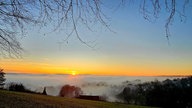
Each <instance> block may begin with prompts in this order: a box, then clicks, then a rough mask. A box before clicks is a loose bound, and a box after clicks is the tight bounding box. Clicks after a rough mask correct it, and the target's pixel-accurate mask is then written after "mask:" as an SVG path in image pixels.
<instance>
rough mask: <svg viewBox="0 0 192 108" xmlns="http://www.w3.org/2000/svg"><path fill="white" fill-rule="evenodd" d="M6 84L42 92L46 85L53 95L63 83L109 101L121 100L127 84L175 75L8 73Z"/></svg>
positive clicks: (163, 78) (56, 94)
mask: <svg viewBox="0 0 192 108" xmlns="http://www.w3.org/2000/svg"><path fill="white" fill-rule="evenodd" d="M5 77H6V84H9V83H10V82H15V83H22V84H23V85H24V86H25V87H26V88H27V89H30V90H32V91H35V92H38V93H42V92H43V89H44V87H46V92H47V94H48V95H51V96H58V95H59V92H60V90H61V87H62V86H63V85H67V84H68V85H72V86H76V87H80V88H81V90H82V92H83V95H94V96H95V95H96V96H104V97H106V100H107V101H110V102H121V100H119V99H117V98H116V95H118V94H119V93H120V92H122V90H123V89H124V88H125V87H126V86H127V85H134V84H138V83H143V82H148V81H154V80H159V81H162V80H165V79H167V78H169V79H173V78H174V77H141V76H140V77H136V76H135V77H132V76H96V75H75V76H73V75H57V74H6V76H5Z"/></svg>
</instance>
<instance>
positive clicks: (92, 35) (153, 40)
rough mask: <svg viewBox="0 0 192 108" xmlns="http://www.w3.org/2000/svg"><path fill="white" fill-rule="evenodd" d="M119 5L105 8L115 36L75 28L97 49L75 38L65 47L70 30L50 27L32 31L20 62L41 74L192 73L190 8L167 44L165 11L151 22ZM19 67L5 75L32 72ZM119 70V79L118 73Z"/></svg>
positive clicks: (95, 28)
mask: <svg viewBox="0 0 192 108" xmlns="http://www.w3.org/2000/svg"><path fill="white" fill-rule="evenodd" d="M106 2H108V1H106ZM115 4H116V2H114V1H111V2H110V3H108V4H106V6H107V8H103V9H104V10H103V11H104V12H105V13H106V15H107V17H108V18H109V20H107V22H108V24H110V28H111V30H113V31H114V32H111V31H110V30H108V29H107V28H105V27H104V26H102V25H99V24H96V25H94V26H92V28H93V31H89V30H87V29H86V28H85V27H84V26H83V25H78V26H77V27H78V32H79V35H80V36H81V37H82V39H83V40H85V41H86V42H88V44H90V45H96V46H95V47H94V48H90V47H88V46H86V45H84V44H82V43H81V42H80V41H79V40H78V39H77V37H76V35H75V34H72V35H71V37H70V38H69V39H68V41H67V42H66V41H65V42H63V41H62V40H64V39H65V38H66V37H67V36H66V32H67V31H69V30H70V27H69V28H63V29H61V30H60V31H56V32H50V31H51V26H48V28H46V29H45V28H44V29H42V30H38V29H39V27H31V26H29V28H28V30H27V33H28V34H27V37H24V38H22V40H21V43H22V45H23V47H24V49H25V52H24V54H23V59H22V60H19V61H23V63H26V64H31V65H30V66H35V68H37V69H42V70H41V72H43V71H45V73H46V71H47V69H49V68H50V67H52V68H50V72H48V73H70V72H71V71H77V73H79V74H107V75H178V74H180V75H189V74H191V72H192V67H191V66H192V62H191V61H192V56H191V55H192V36H191V34H192V31H191V28H192V20H191V18H192V14H188V13H190V10H191V7H190V8H187V10H186V13H187V14H186V15H187V17H186V18H187V19H186V22H184V23H182V22H180V19H179V18H178V15H176V17H175V18H174V22H173V24H172V25H171V26H170V32H171V36H170V37H169V40H170V45H168V40H167V38H166V35H165V27H164V25H165V21H166V18H167V13H165V12H163V11H162V13H160V15H159V18H158V19H156V20H155V21H154V22H148V21H147V20H145V19H144V18H143V16H142V14H141V13H140V12H139V6H138V3H137V2H135V3H133V4H132V5H128V6H125V7H119V8H118V9H115V6H116V5H115ZM113 5H114V6H113ZM190 5H191V4H190ZM111 8H112V9H111ZM44 34H45V35H44ZM89 41H90V43H89ZM60 42H62V44H59V43H60ZM5 61H6V60H5ZM7 62H8V63H9V62H13V61H9V60H7ZM14 62H15V64H14V63H13V65H16V64H17V63H18V60H14ZM32 64H33V65H32ZM42 64H43V65H42ZM1 65H2V64H1ZM48 67H49V68H48ZM111 67H113V68H111ZM15 68H17V67H14V66H12V67H11V66H10V67H7V70H8V71H24V72H27V71H29V70H30V69H28V70H27V69H26V70H19V69H15ZM44 68H46V69H44ZM56 68H57V69H56ZM34 71H35V70H33V71H31V72H34ZM118 71H120V72H119V74H116V72H118ZM35 73H38V72H35Z"/></svg>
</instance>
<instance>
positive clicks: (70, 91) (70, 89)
mask: <svg viewBox="0 0 192 108" xmlns="http://www.w3.org/2000/svg"><path fill="white" fill-rule="evenodd" d="M80 94H82V91H81V88H79V87H75V86H70V85H64V86H63V87H62V88H61V90H60V93H59V96H61V97H70V98H72V97H78V96H79V95H80Z"/></svg>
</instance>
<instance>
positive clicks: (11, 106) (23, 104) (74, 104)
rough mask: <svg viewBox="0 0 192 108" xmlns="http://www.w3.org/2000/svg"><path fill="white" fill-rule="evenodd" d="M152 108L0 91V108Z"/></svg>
mask: <svg viewBox="0 0 192 108" xmlns="http://www.w3.org/2000/svg"><path fill="white" fill-rule="evenodd" d="M34 107H35V108H150V107H145V106H135V105H127V104H121V103H110V102H101V101H90V100H81V99H74V98H63V97H54V96H46V95H40V94H30V93H21V92H12V91H5V90H0V108H34Z"/></svg>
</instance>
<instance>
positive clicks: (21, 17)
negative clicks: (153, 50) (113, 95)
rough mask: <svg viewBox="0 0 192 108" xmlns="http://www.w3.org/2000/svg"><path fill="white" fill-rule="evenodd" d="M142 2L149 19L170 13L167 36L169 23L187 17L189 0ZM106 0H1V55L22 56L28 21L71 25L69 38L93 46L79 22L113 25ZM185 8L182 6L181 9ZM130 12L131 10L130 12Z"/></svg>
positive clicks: (38, 23)
mask: <svg viewBox="0 0 192 108" xmlns="http://www.w3.org/2000/svg"><path fill="white" fill-rule="evenodd" d="M127 2H128V3H127ZM137 2H139V4H138V5H139V6H140V12H141V13H142V14H143V17H144V18H145V19H146V20H149V21H152V18H155V19H157V18H158V17H159V13H160V12H162V11H166V12H167V13H168V16H167V20H166V22H165V29H166V30H165V31H166V37H167V38H168V37H169V36H170V33H169V26H170V25H171V23H172V22H173V20H174V18H175V17H176V16H178V17H180V19H181V21H183V19H185V15H186V13H185V10H186V7H187V5H188V4H190V3H191V2H190V1H189V0H182V1H176V0H142V1H137ZM177 2H179V3H177ZM104 3H107V2H106V1H105V2H103V1H100V0H85V1H84V0H3V1H0V15H1V17H0V54H1V56H9V57H19V56H20V54H21V52H22V51H23V48H22V46H21V45H20V42H19V41H18V39H17V37H16V36H17V35H18V33H22V34H24V33H25V29H26V26H27V25H28V24H32V25H36V26H40V27H46V25H47V24H53V25H54V29H53V31H54V30H57V29H58V28H60V27H63V25H67V24H69V25H71V26H72V29H71V31H70V32H69V33H68V35H67V38H66V40H67V39H68V38H69V37H70V36H71V35H72V34H76V36H77V38H78V39H79V40H80V41H81V42H82V43H83V44H85V45H87V46H89V47H92V46H90V45H89V44H87V42H85V41H84V40H83V39H82V38H81V37H80V36H79V34H78V26H77V25H80V24H81V25H85V26H86V27H87V28H88V29H90V30H91V25H93V24H95V23H99V24H101V25H103V26H105V27H106V28H108V29H110V28H109V25H108V23H107V21H108V19H107V18H106V15H105V13H103V10H102V8H103V7H104V6H105V4H104ZM119 3H120V4H123V5H125V6H128V5H126V4H130V3H131V2H130V0H121V1H119ZM181 7H182V8H181ZM127 14H129V13H127Z"/></svg>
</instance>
